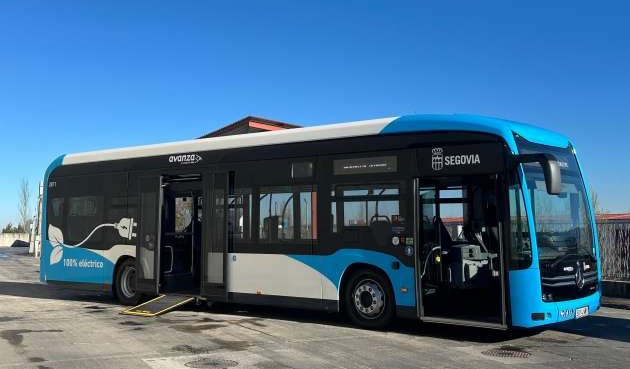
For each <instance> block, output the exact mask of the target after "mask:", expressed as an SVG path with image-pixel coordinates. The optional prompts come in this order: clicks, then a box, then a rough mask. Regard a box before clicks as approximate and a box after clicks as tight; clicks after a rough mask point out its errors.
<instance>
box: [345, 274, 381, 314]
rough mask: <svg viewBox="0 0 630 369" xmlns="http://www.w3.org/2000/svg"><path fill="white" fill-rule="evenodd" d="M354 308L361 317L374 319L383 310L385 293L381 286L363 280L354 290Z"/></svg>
mask: <svg viewBox="0 0 630 369" xmlns="http://www.w3.org/2000/svg"><path fill="white" fill-rule="evenodd" d="M353 297H354V307H355V308H356V310H357V312H359V314H361V316H362V317H364V318H366V319H376V318H378V317H379V316H380V315H381V314H382V313H383V311H384V310H385V309H384V308H385V292H383V288H382V287H381V285H380V284H379V283H378V282H376V281H374V280H372V279H364V280H362V281H361V282H359V283H358V284H357V285H356V287H355V288H354V293H353Z"/></svg>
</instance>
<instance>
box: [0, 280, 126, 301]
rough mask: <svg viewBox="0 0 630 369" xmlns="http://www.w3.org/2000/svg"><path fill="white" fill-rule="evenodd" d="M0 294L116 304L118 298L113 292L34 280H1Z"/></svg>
mask: <svg viewBox="0 0 630 369" xmlns="http://www.w3.org/2000/svg"><path fill="white" fill-rule="evenodd" d="M0 296H14V297H25V298H36V299H50V300H73V301H88V302H101V303H106V304H116V300H114V298H113V296H112V295H111V294H107V293H103V292H94V291H83V290H76V289H75V290H70V289H65V288H61V287H56V286H50V285H45V284H39V283H32V282H6V281H0Z"/></svg>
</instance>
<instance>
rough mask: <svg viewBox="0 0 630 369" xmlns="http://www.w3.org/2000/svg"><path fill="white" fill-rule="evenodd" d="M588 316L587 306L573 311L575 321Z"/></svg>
mask: <svg viewBox="0 0 630 369" xmlns="http://www.w3.org/2000/svg"><path fill="white" fill-rule="evenodd" d="M587 315H588V306H584V307H581V308H577V309H575V319H580V318H584V317H585V316H587Z"/></svg>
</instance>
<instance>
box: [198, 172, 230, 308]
mask: <svg viewBox="0 0 630 369" xmlns="http://www.w3.org/2000/svg"><path fill="white" fill-rule="evenodd" d="M228 180H229V174H228V172H213V173H212V174H211V176H210V178H209V181H208V182H206V183H207V188H209V195H210V196H209V197H208V199H209V201H208V205H207V209H208V213H207V214H208V216H207V217H206V219H205V225H206V228H205V229H206V230H207V231H206V232H204V243H203V248H202V250H203V251H202V259H201V263H202V265H203V266H202V270H203V273H202V275H203V277H202V278H203V279H202V281H201V294H202V296H204V297H207V298H208V299H209V300H211V301H227V288H226V285H225V284H226V283H225V274H226V273H225V268H226V257H227V236H228V235H227V206H228V201H227V198H228V189H229V188H228Z"/></svg>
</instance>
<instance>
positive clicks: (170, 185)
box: [160, 175, 203, 294]
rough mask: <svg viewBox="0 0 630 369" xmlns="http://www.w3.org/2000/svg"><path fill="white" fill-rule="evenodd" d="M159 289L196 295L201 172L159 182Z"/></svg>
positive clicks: (199, 242) (201, 202)
mask: <svg viewBox="0 0 630 369" xmlns="http://www.w3.org/2000/svg"><path fill="white" fill-rule="evenodd" d="M162 192H163V200H162V226H161V242H160V277H161V278H160V292H169V293H174V292H175V293H182V294H183V293H186V294H199V292H200V291H199V288H200V280H201V277H200V276H201V262H200V261H201V253H202V240H203V238H202V236H203V235H202V229H203V227H202V224H203V223H202V222H203V191H202V181H201V175H187V176H169V177H163V181H162Z"/></svg>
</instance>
